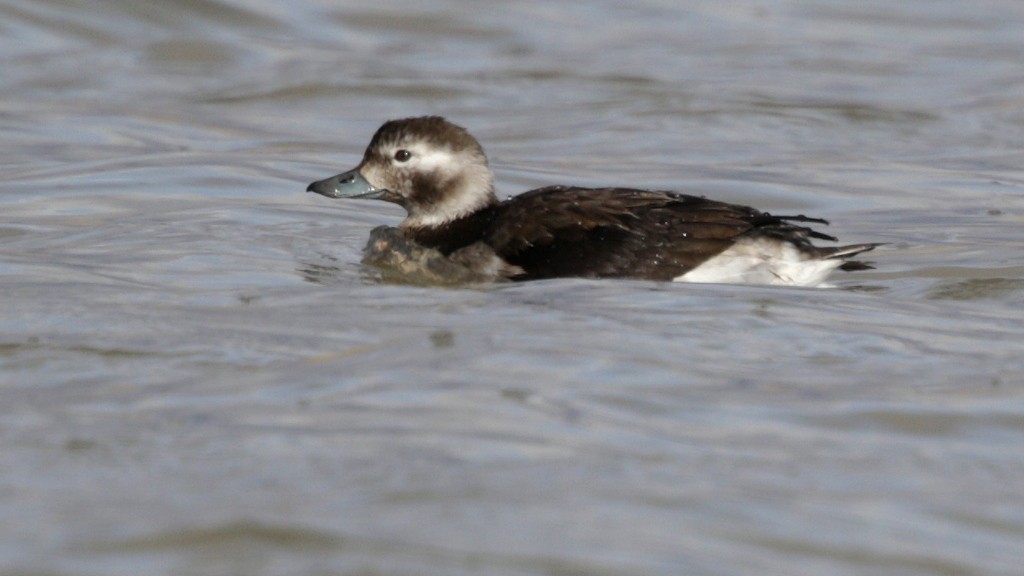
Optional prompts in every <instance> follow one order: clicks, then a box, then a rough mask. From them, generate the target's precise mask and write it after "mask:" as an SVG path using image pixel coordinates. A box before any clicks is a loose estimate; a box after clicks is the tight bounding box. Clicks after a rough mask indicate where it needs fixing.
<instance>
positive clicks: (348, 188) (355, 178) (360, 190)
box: [306, 168, 387, 198]
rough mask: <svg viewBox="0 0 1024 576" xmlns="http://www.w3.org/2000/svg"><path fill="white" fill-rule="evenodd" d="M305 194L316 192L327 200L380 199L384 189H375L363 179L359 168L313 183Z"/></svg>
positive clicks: (384, 191)
mask: <svg viewBox="0 0 1024 576" xmlns="http://www.w3.org/2000/svg"><path fill="white" fill-rule="evenodd" d="M306 192H316V193H317V194H320V195H322V196H327V197H328V198H382V197H383V196H384V194H386V193H387V190H386V189H383V188H377V187H375V186H374V185H373V184H370V182H369V181H368V180H367V179H366V178H363V175H362V174H361V173H360V172H359V168H355V169H353V170H349V171H348V172H342V173H341V174H338V175H336V176H331V177H330V178H325V179H323V180H319V181H317V182H313V183H312V184H310V185H309V186H308V187H307V188H306Z"/></svg>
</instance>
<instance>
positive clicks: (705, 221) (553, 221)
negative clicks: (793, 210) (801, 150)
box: [411, 186, 874, 280]
mask: <svg viewBox="0 0 1024 576" xmlns="http://www.w3.org/2000/svg"><path fill="white" fill-rule="evenodd" d="M795 223H816V224H828V222H826V221H825V220H821V219H818V218H809V217H806V216H803V215H799V216H773V215H771V214H766V213H764V212H760V211H758V210H755V209H754V208H750V207H748V206H741V205H737V204H728V203H725V202H716V201H714V200H708V199H706V198H703V197H700V196H690V195H686V194H678V193H674V192H661V191H646V190H634V189H622V188H576V187H568V186H549V187H546V188H540V189H537V190H531V191H529V192H526V193H523V194H521V195H519V196H515V197H513V198H511V199H509V200H506V201H505V202H501V203H498V204H495V205H493V206H491V207H488V208H486V209H484V210H482V211H479V212H476V213H474V214H473V215H471V216H469V217H467V218H462V219H460V220H456V221H454V222H451V223H448V224H446V225H445V226H442V227H439V228H434V229H420V230H412V231H411V233H412V234H413V236H414V238H416V240H417V241H418V242H420V243H423V244H424V245H427V246H431V247H434V248H437V249H439V250H440V251H441V252H443V253H446V254H447V253H450V252H452V251H454V250H457V249H459V248H461V247H463V246H466V245H468V244H471V243H473V242H476V241H483V242H484V243H486V244H487V245H489V246H491V247H492V248H493V250H494V251H495V253H496V254H498V255H499V256H500V257H501V258H503V259H504V260H505V261H506V262H508V263H509V264H512V265H514V266H518V267H519V268H521V269H522V270H523V273H522V274H521V275H519V276H517V277H516V279H524V280H525V279H536V278H552V277H565V276H582V277H632V278H648V279H655V280H670V279H673V278H676V277H678V276H680V275H682V274H685V273H686V272H688V271H690V270H692V269H693V268H695V267H697V266H699V265H700V264H701V263H703V262H704V261H706V260H707V259H709V258H711V257H712V256H715V255H716V254H719V253H720V252H722V251H724V250H726V249H727V248H728V247H729V246H731V245H732V244H733V243H734V242H735V241H736V240H737V239H738V238H740V237H742V236H757V235H762V236H768V237H772V238H776V239H779V240H783V241H786V242H790V243H792V244H794V245H796V246H797V247H798V248H799V249H801V250H804V251H806V252H808V254H809V255H813V256H815V257H819V258H830V257H843V256H846V255H852V254H853V253H856V252H857V251H863V250H869V249H871V248H873V247H874V246H873V245H861V248H862V249H861V250H853V251H850V250H845V249H844V248H818V247H815V246H814V245H813V244H811V242H810V239H811V238H814V239H821V240H832V241H834V240H835V238H833V237H832V236H829V235H827V234H822V233H820V232H817V231H815V230H813V229H811V228H809V227H807V226H801V225H798V224H795ZM844 250H845V251H844ZM844 266H861V264H855V263H852V262H847V263H845V264H844Z"/></svg>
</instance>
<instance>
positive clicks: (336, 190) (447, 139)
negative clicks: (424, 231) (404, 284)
mask: <svg viewBox="0 0 1024 576" xmlns="http://www.w3.org/2000/svg"><path fill="white" fill-rule="evenodd" d="M306 191H307V192H316V193H317V194H321V195H323V196H327V197H328V198H375V199H379V200H385V201H388V202H394V203H395V204H398V205H399V206H402V207H403V208H405V210H406V212H407V213H408V217H407V218H406V219H405V221H403V222H402V227H403V228H432V227H437V226H442V225H444V224H446V223H448V222H451V221H453V220H457V219H459V218H462V217H464V216H468V215H470V214H472V213H474V212H476V211H478V210H481V209H483V208H485V207H487V206H489V205H491V204H494V203H496V202H497V198H496V197H495V196H494V176H493V174H492V173H491V169H490V167H489V166H488V164H487V156H486V155H485V154H484V151H483V148H482V147H481V146H480V143H479V142H477V141H476V139H475V138H473V137H472V136H471V135H470V134H469V132H467V131H466V130H465V129H464V128H461V127H459V126H456V125H455V124H452V123H451V122H448V121H447V120H445V119H444V118H441V117H440V116H422V117H417V118H404V119H401V120H391V121H389V122H386V123H385V124H384V125H383V126H381V127H380V128H379V129H378V130H377V133H376V134H374V135H373V138H372V139H371V140H370V144H369V146H367V147H366V152H365V153H364V154H363V160H362V162H360V163H359V165H358V166H356V167H355V168H354V169H352V170H349V171H348V172H343V173H341V174H338V175H335V176H331V177H330V178H326V179H324V180H320V181H317V182H313V183H312V184H310V185H309V187H308V188H306Z"/></svg>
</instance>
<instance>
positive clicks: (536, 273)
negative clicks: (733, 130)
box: [307, 116, 878, 286]
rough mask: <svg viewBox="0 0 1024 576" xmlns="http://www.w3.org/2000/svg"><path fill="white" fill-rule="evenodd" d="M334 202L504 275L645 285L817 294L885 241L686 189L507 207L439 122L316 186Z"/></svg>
mask: <svg viewBox="0 0 1024 576" xmlns="http://www.w3.org/2000/svg"><path fill="white" fill-rule="evenodd" d="M307 191H309V192H316V193H318V194H321V195H323V196H327V197H328V198H373V199H379V200H385V201H388V202H393V203H395V204H398V205H399V206H401V207H403V208H405V210H406V212H407V214H408V215H407V217H406V218H405V220H404V221H402V223H401V224H400V225H399V230H400V231H401V233H402V236H404V237H405V238H408V239H410V240H412V241H413V242H414V243H416V244H418V245H421V246H423V247H426V248H428V249H435V250H437V251H439V252H440V253H441V254H443V255H444V256H445V257H447V258H449V259H451V260H452V261H453V262H456V263H459V264H463V265H465V266H467V267H469V268H471V269H474V270H479V271H486V273H487V274H488V275H490V276H493V277H496V278H508V279H512V280H531V279H540V278H555V277H588V278H638V279H652V280H674V281H681V282H716V283H742V284H776V285H795V286H817V285H819V284H822V283H823V282H824V281H825V279H826V277H827V276H828V275H829V274H830V273H831V272H832V271H833V270H835V269H837V268H839V269H843V270H863V269H867V268H871V267H870V266H869V265H867V264H865V263H863V262H858V261H853V260H848V259H847V258H849V257H851V256H855V255H857V254H860V253H862V252H866V251H868V250H872V249H873V248H875V247H876V246H878V244H851V245H849V246H840V247H820V246H815V245H814V244H812V242H811V240H812V239H817V240H828V241H835V240H836V238H834V237H832V236H829V235H827V234H823V233H821V232H817V231H815V230H813V229H811V228H810V227H808V226H805V225H804V224H809V223H813V224H828V222H827V221H825V220H822V219H820V218H809V217H806V216H803V215H799V216H774V215H771V214H768V213H765V212H760V211H758V210H755V209H754V208H750V207H747V206H740V205H737V204H729V203H725V202H717V201H714V200H708V199H707V198H704V197H703V196H691V195H689V194H680V193H677V192H667V191H654V190H638V189H634V188H581V187H576V186H547V187H544V188H539V189H536V190H531V191H529V192H524V193H522V194H519V195H518V196H513V197H510V198H508V199H507V200H504V201H499V200H498V198H497V197H496V196H495V194H494V176H493V174H492V172H491V169H490V167H489V166H488V163H487V156H486V155H485V154H484V151H483V148H482V147H481V146H480V143H479V142H477V140H476V139H475V138H473V136H471V135H470V134H469V132H467V131H466V130H465V129H464V128H462V127H459V126H456V125H455V124H452V123H451V122H448V121H447V120H445V119H444V118H441V117H439V116H423V117H417V118H404V119H400V120H391V121H389V122H386V123H385V124H384V125H383V126H381V127H380V128H379V129H378V130H377V132H376V134H374V135H373V138H372V139H371V140H370V144H369V146H367V148H366V152H365V154H364V155H363V160H362V162H360V163H359V165H358V166H357V167H356V168H354V169H352V170H349V171H348V172H344V173H341V174H338V175H336V176H332V177H330V178H327V179H324V180H320V181H317V182H314V183H312V184H310V185H309V187H308V188H307Z"/></svg>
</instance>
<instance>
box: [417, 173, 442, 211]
mask: <svg viewBox="0 0 1024 576" xmlns="http://www.w3.org/2000/svg"><path fill="white" fill-rule="evenodd" d="M411 184H412V185H411V186H410V188H411V193H410V194H409V200H410V201H411V202H414V203H416V204H417V205H419V206H434V205H436V204H439V203H440V202H441V200H442V199H443V198H444V189H443V188H441V186H440V182H438V178H437V175H436V174H434V173H433V172H431V173H427V174H421V173H417V174H413V175H412V178H411Z"/></svg>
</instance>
